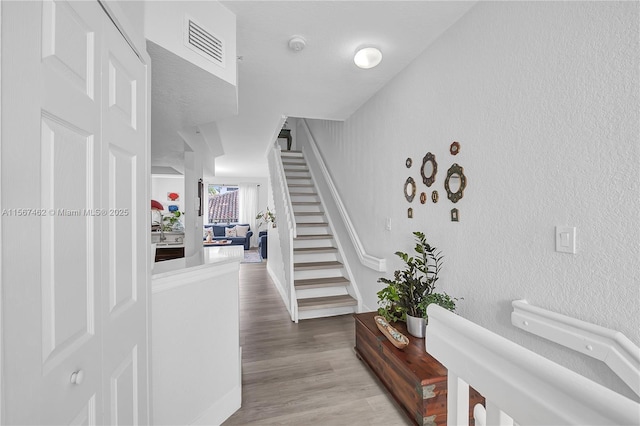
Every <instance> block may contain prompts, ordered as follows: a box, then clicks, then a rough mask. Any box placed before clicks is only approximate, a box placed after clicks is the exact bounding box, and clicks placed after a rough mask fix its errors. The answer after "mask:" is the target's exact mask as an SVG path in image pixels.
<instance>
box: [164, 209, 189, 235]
mask: <svg viewBox="0 0 640 426" xmlns="http://www.w3.org/2000/svg"><path fill="white" fill-rule="evenodd" d="M182 215H184V213H180V211H179V210H176V211H174V212H169V214H167V215H166V216H162V230H163V231H172V230H173V228H174V226H175V224H176V223H177V222H180V217H181V216H182Z"/></svg>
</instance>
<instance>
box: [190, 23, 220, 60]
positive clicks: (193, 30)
mask: <svg viewBox="0 0 640 426" xmlns="http://www.w3.org/2000/svg"><path fill="white" fill-rule="evenodd" d="M187 30H188V31H187V40H186V42H187V44H188V45H189V47H191V48H192V49H194V50H196V51H197V52H198V53H200V54H202V55H203V56H205V57H206V58H208V59H210V60H212V61H213V62H215V63H217V64H218V65H223V64H224V44H223V42H222V40H220V39H219V38H218V37H216V36H214V35H213V34H211V33H210V32H208V31H207V30H205V29H204V28H202V27H201V26H200V25H198V24H196V23H195V22H193V21H192V20H191V19H189V20H188V29H187Z"/></svg>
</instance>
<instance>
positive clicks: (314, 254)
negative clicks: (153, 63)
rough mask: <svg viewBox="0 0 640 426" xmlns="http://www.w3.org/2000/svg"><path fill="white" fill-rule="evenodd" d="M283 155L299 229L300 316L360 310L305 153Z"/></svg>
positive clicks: (295, 271) (297, 277)
mask: <svg viewBox="0 0 640 426" xmlns="http://www.w3.org/2000/svg"><path fill="white" fill-rule="evenodd" d="M281 157H282V165H283V167H284V171H285V177H286V181H287V187H288V189H289V196H290V199H291V206H292V208H293V214H294V218H295V222H296V230H297V236H296V237H295V238H294V240H293V275H294V287H295V296H296V297H295V298H296V300H297V304H298V318H299V319H308V318H319V317H328V316H333V315H342V314H348V313H353V312H356V310H357V306H358V301H357V300H356V299H355V298H353V297H352V296H351V294H350V291H349V290H352V288H351V282H350V281H349V280H348V279H347V274H346V271H345V269H344V264H343V263H342V256H341V254H340V252H339V250H338V248H337V247H336V244H335V240H334V238H333V235H332V230H331V227H330V226H329V223H327V218H326V216H325V214H324V208H323V206H322V202H321V201H320V198H319V197H318V194H317V192H316V188H315V185H314V183H313V179H312V177H311V174H310V173H309V168H308V167H307V163H306V161H305V159H304V156H303V155H302V153H301V152H299V151H282V152H281Z"/></svg>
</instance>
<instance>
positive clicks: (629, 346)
mask: <svg viewBox="0 0 640 426" xmlns="http://www.w3.org/2000/svg"><path fill="white" fill-rule="evenodd" d="M512 306H513V312H512V313H511V324H513V325H515V326H516V327H518V328H521V329H523V330H526V331H528V332H529V333H533V334H535V335H537V336H540V337H544V338H545V339H549V340H551V341H552V342H555V343H558V344H560V345H562V346H565V347H567V348H569V349H573V350H574V351H577V352H580V353H582V354H584V355H588V356H590V357H592V358H595V359H598V360H600V361H602V362H604V363H605V364H607V366H609V368H610V369H611V370H612V371H613V372H614V373H616V375H617V376H618V377H620V379H622V381H624V382H625V383H626V384H627V386H629V387H630V388H631V390H632V391H633V392H634V393H635V394H636V395H638V396H640V348H638V347H637V346H636V345H634V344H633V342H632V341H631V340H629V339H628V338H627V337H626V336H625V335H624V334H622V333H620V332H619V331H616V330H610V329H608V328H604V327H601V326H599V325H595V324H590V323H588V322H585V321H581V320H578V319H576V318H571V317H568V316H566V315H562V314H558V313H556V312H551V311H548V310H546V309H542V308H539V307H537V306H532V305H530V304H529V303H528V302H527V301H526V300H514V301H513V302H512Z"/></svg>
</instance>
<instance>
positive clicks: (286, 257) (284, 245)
mask: <svg viewBox="0 0 640 426" xmlns="http://www.w3.org/2000/svg"><path fill="white" fill-rule="evenodd" d="M280 153H281V148H280V145H279V144H278V143H274V144H273V146H272V148H271V151H270V153H269V155H268V162H269V174H270V176H271V184H272V187H273V188H272V190H273V202H274V204H275V206H274V208H275V211H276V221H277V224H278V235H279V236H280V248H281V250H282V263H283V267H284V277H285V282H284V283H283V285H284V286H285V287H286V293H287V294H286V296H287V297H286V298H287V299H288V300H285V303H287V304H288V305H289V306H288V308H289V309H288V310H289V313H290V315H291V320H292V321H295V322H298V303H297V300H296V292H295V287H294V273H293V239H294V238H295V237H296V235H297V230H296V221H295V217H294V213H293V206H292V204H291V197H290V196H289V188H288V186H287V179H286V176H285V172H284V165H283V164H282V158H281V156H280ZM283 218H284V220H282V219H283Z"/></svg>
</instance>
